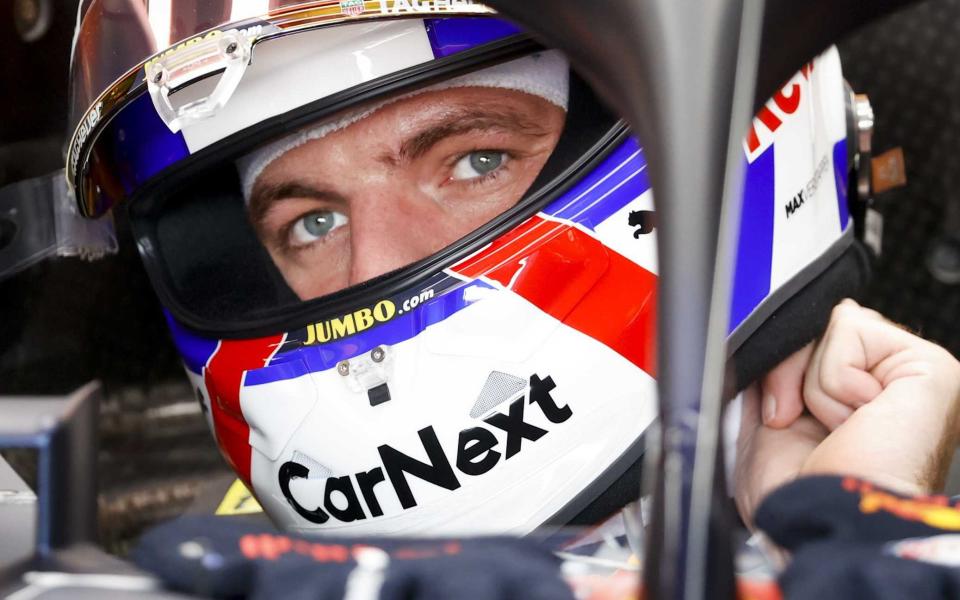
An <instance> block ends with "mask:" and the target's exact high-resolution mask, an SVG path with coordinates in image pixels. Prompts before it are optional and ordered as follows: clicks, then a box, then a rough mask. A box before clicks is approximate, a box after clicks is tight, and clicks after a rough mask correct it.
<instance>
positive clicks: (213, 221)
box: [131, 165, 299, 320]
mask: <svg viewBox="0 0 960 600" xmlns="http://www.w3.org/2000/svg"><path fill="white" fill-rule="evenodd" d="M155 204H156V205H157V206H162V209H160V210H156V211H154V214H152V215H149V216H140V215H137V214H136V212H135V211H132V213H131V217H132V219H133V220H134V221H135V222H136V221H142V220H144V219H146V220H149V221H150V223H149V225H148V226H150V227H151V228H152V229H153V235H152V236H151V237H152V240H151V243H152V244H153V245H154V246H155V248H154V249H153V251H154V252H155V253H156V256H157V257H158V258H159V260H160V262H161V264H162V265H163V266H164V267H165V270H166V279H167V282H168V285H171V286H172V287H173V290H172V291H173V292H174V294H175V296H176V297H177V298H178V299H179V301H180V302H181V303H182V304H183V305H185V306H189V307H190V309H191V310H192V311H193V312H194V313H196V314H197V315H199V316H202V317H203V318H206V319H214V320H219V319H224V318H226V319H227V320H233V319H235V318H236V317H237V316H238V315H246V316H253V315H256V314H257V313H260V312H264V311H268V310H274V309H276V308H279V307H282V306H290V305H293V304H296V303H298V302H299V300H298V299H297V297H296V295H294V293H293V291H292V290H290V288H289V286H287V285H286V282H285V281H284V280H283V278H282V276H281V275H280V273H279V271H278V270H277V268H276V267H275V266H274V264H273V261H272V260H271V258H270V255H269V254H268V253H267V251H266V250H265V249H264V247H263V244H262V243H261V242H260V241H259V239H258V238H257V236H256V233H254V230H253V227H252V226H251V225H250V222H249V219H248V218H247V212H246V206H245V204H244V201H243V197H242V195H241V193H240V190H239V188H238V184H237V176H236V171H235V170H234V169H233V167H232V165H230V166H229V168H220V169H214V170H212V171H210V172H208V173H206V174H205V175H204V176H203V177H197V178H194V179H193V180H191V181H188V182H186V183H185V184H184V185H182V186H178V189H176V190H172V191H170V192H169V193H168V197H167V198H165V199H162V201H161V202H157V203H155Z"/></svg>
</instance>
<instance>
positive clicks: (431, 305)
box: [244, 276, 493, 386]
mask: <svg viewBox="0 0 960 600" xmlns="http://www.w3.org/2000/svg"><path fill="white" fill-rule="evenodd" d="M445 283H446V285H458V284H462V287H460V288H459V289H456V290H452V291H447V292H438V294H437V296H436V297H435V298H433V299H431V300H429V301H427V302H425V303H424V304H421V305H419V306H418V307H416V308H414V309H412V310H409V311H407V312H405V313H404V314H402V315H398V316H396V317H395V318H393V319H392V320H390V321H388V322H386V323H383V324H381V325H378V326H377V327H375V328H374V329H371V330H370V331H369V332H363V333H358V334H354V335H351V336H350V337H348V338H344V339H342V340H337V341H334V342H328V343H325V344H320V345H317V346H307V347H303V348H298V349H296V350H294V351H292V352H282V351H281V352H278V353H277V354H276V355H275V356H274V357H273V359H272V360H271V361H270V365H269V367H268V368H266V369H257V370H255V371H248V372H247V375H246V378H245V379H244V385H247V386H251V385H263V384H267V383H273V382H275V381H283V380H286V379H292V378H294V377H299V376H301V375H306V374H307V373H315V372H319V371H326V370H329V369H332V368H334V367H335V366H336V365H337V363H338V362H340V361H342V360H346V359H349V358H353V357H355V356H358V355H360V354H364V353H366V352H369V351H370V350H373V349H374V348H376V347H377V346H380V345H393V344H399V343H400V342H404V341H407V340H409V339H412V338H414V337H416V336H417V335H419V334H420V333H421V332H423V331H424V330H425V329H426V328H427V327H429V326H431V325H434V324H436V323H439V322H441V321H443V320H445V319H447V318H449V317H451V316H453V315H454V314H456V313H458V312H460V311H461V310H463V309H464V308H466V307H467V306H469V305H470V304H472V303H473V302H475V300H473V299H470V298H468V297H467V290H469V289H471V288H473V289H476V288H484V289H493V287H492V286H491V285H489V284H487V283H484V282H483V281H474V282H471V283H463V282H461V281H460V280H458V279H455V278H453V277H449V276H448V277H447V278H446V281H445ZM438 287H439V286H438ZM280 365H284V366H283V367H280Z"/></svg>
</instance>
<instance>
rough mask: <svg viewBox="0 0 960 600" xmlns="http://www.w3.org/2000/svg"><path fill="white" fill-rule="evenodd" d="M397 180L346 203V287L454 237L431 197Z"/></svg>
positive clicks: (407, 262)
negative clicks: (347, 262)
mask: <svg viewBox="0 0 960 600" xmlns="http://www.w3.org/2000/svg"><path fill="white" fill-rule="evenodd" d="M398 179H399V178H391V179H390V180H385V181H384V182H383V183H379V184H377V185H374V186H372V187H368V188H367V189H365V190H364V193H363V195H362V197H360V198H357V199H356V200H355V201H351V203H350V246H351V248H350V250H351V258H350V260H351V264H350V285H355V284H358V283H362V282H364V281H368V280H370V279H372V278H374V277H377V276H378V275H383V274H384V273H389V272H390V271H394V270H396V269H399V268H401V267H405V266H407V265H410V264H412V263H414V262H416V261H418V260H420V259H423V258H426V257H427V256H430V255H431V254H433V253H434V252H436V251H437V250H439V249H441V248H443V247H444V246H446V245H447V244H449V243H450V242H452V241H454V239H456V237H457V236H456V232H455V231H454V230H453V229H454V227H453V223H452V220H451V219H450V217H449V215H447V214H445V212H444V210H443V209H442V208H441V207H440V206H438V205H437V203H436V202H435V201H434V200H433V199H432V198H430V197H429V196H427V195H426V194H425V193H424V192H422V191H421V190H419V189H417V187H416V186H413V185H405V184H404V183H402V182H400V181H398ZM448 238H449V239H448Z"/></svg>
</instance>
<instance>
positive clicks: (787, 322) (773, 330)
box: [728, 242, 871, 391]
mask: <svg viewBox="0 0 960 600" xmlns="http://www.w3.org/2000/svg"><path fill="white" fill-rule="evenodd" d="M870 261H871V259H870V255H869V252H868V251H867V249H866V248H865V247H864V246H863V244H861V243H860V242H854V243H853V244H851V245H850V247H849V248H848V249H847V250H846V251H845V252H844V253H843V254H842V255H841V256H840V257H839V258H838V259H837V260H835V261H834V262H833V263H831V265H830V266H829V267H827V269H826V270H825V271H824V272H823V273H822V274H821V275H819V276H818V277H817V278H816V279H814V280H813V281H811V282H810V283H808V284H807V285H806V287H804V288H803V289H802V290H800V292H799V293H797V294H796V295H794V296H792V297H791V298H790V299H789V300H787V301H786V302H784V303H783V305H782V306H780V308H778V309H777V310H776V312H774V313H773V314H772V315H771V316H770V318H768V319H767V320H766V321H764V323H763V324H762V325H761V326H760V327H759V328H758V329H757V330H756V331H755V332H754V333H753V335H751V336H750V337H749V338H747V340H746V341H745V342H744V343H743V344H742V345H741V346H740V348H738V349H737V351H736V352H735V353H734V355H733V358H732V359H731V366H732V372H733V376H734V379H735V386H733V388H728V389H735V390H737V391H739V390H742V389H743V388H745V387H747V386H748V385H750V384H751V383H752V382H754V381H756V380H758V379H760V378H761V377H762V376H763V375H764V374H765V373H767V372H768V371H770V370H771V369H772V368H773V367H775V366H777V365H778V364H780V363H781V362H782V361H783V360H784V359H786V358H787V357H789V356H790V355H791V354H793V353H794V352H796V351H797V350H799V349H800V348H803V347H804V346H805V345H807V344H808V343H810V342H811V341H813V340H815V339H816V338H817V337H819V336H820V335H821V334H822V333H823V332H824V330H825V329H826V328H827V323H828V321H829V320H830V311H831V310H833V307H834V306H836V305H837V303H839V302H840V301H841V300H843V299H844V298H857V297H859V296H860V294H861V293H862V292H863V290H864V289H865V288H866V285H867V283H868V282H869V280H870V271H871V263H870Z"/></svg>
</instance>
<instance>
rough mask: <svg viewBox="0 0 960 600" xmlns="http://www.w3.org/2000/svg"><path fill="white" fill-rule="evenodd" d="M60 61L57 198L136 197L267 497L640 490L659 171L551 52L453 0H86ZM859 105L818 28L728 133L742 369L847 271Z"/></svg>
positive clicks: (619, 502) (226, 434) (232, 447)
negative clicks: (65, 88) (62, 98)
mask: <svg viewBox="0 0 960 600" xmlns="http://www.w3.org/2000/svg"><path fill="white" fill-rule="evenodd" d="M71 78H72V81H71V103H72V106H73V110H72V113H71V117H70V122H71V126H72V127H73V135H72V137H71V139H70V142H69V146H68V148H67V163H66V177H67V183H68V185H69V187H70V188H71V189H72V190H73V192H74V194H75V197H76V200H77V203H78V207H79V210H80V211H81V212H82V213H83V215H85V216H86V217H90V218H97V217H100V216H102V215H104V214H106V213H107V212H109V211H111V210H113V209H116V208H120V207H122V208H123V209H124V210H126V211H127V214H128V218H129V222H130V226H131V229H132V232H133V235H134V238H135V240H136V243H137V245H138V249H139V252H140V254H141V256H142V259H143V263H144V265H145V267H146V270H147V272H148V274H149V276H150V279H151V281H152V284H153V286H154V288H155V289H156V292H157V294H158V295H159V298H160V300H161V303H162V305H163V307H164V311H165V313H166V317H167V321H168V323H169V328H170V332H171V335H172V338H173V341H174V343H175V344H176V347H177V348H178V350H179V352H180V353H181V355H182V356H183V361H184V365H185V367H186V371H187V375H188V376H189V378H190V380H191V382H192V384H193V386H194V388H195V389H196V392H197V396H198V399H199V402H200V403H201V406H202V410H203V413H204V415H205V417H206V419H207V421H208V424H209V425H210V428H211V430H212V432H213V435H214V436H215V437H216V440H217V443H218V445H219V447H220V449H221V451H222V453H223V456H224V458H225V459H226V461H227V462H228V463H229V464H230V465H231V466H232V467H233V469H234V470H235V471H236V472H237V474H238V476H239V477H240V478H241V479H242V480H243V482H244V483H245V484H246V485H247V486H248V487H249V489H250V490H251V491H252V492H253V494H254V495H255V496H256V498H257V499H258V500H259V502H260V503H261V505H262V506H263V507H264V509H265V511H266V512H267V513H268V514H269V516H270V517H271V518H272V519H273V520H274V521H275V522H276V523H277V524H278V525H280V526H281V527H284V528H286V529H290V530H302V531H306V530H320V531H324V532H333V533H337V534H343V535H354V534H371V533H375V534H405V535H411V534H463V533H471V534H478V533H513V534H527V533H529V532H531V531H533V530H535V529H537V528H540V527H543V526H547V525H566V524H583V523H594V522H598V521H599V520H601V519H602V518H604V517H606V516H607V515H609V514H611V513H612V512H614V511H616V510H617V509H618V508H619V507H622V506H623V505H624V504H626V503H627V502H630V501H632V500H634V499H636V498H637V496H638V494H639V476H638V473H639V468H638V467H637V465H638V464H639V462H640V459H641V457H642V454H643V450H644V438H645V434H646V432H647V430H648V428H649V427H650V425H651V424H652V423H654V421H655V418H656V406H657V402H656V393H657V390H656V375H657V365H656V362H655V355H656V352H655V348H656V343H655V342H656V327H655V324H656V311H657V308H656V303H657V295H656V290H657V273H658V267H657V255H656V211H655V207H654V201H653V193H652V191H651V186H650V182H649V179H648V176H647V173H646V159H645V157H644V152H643V148H642V144H641V142H640V141H639V140H637V139H636V138H635V137H634V136H633V135H632V134H631V133H630V131H629V129H628V128H627V127H626V125H625V124H624V123H623V122H622V121H621V120H620V119H619V118H618V117H617V116H616V115H615V114H613V113H612V112H611V111H610V110H609V109H608V108H607V107H606V106H605V105H604V103H603V102H602V100H600V99H599V98H598V96H597V95H596V94H595V93H594V91H593V90H592V89H591V88H590V86H589V85H588V84H587V83H585V80H584V79H583V78H582V77H581V76H580V75H578V74H577V73H576V72H573V71H572V70H571V69H570V67H569V65H568V63H567V61H566V59H565V58H564V56H563V55H562V54H561V53H560V52H559V51H557V50H554V49H551V48H547V47H544V46H543V45H541V44H540V43H539V42H537V41H536V40H535V39H533V38H531V37H530V36H528V35H527V34H526V33H525V32H524V31H522V30H521V29H520V28H518V27H517V26H515V25H513V24H511V23H510V22H507V21H505V20H503V19H501V18H499V17H498V16H497V15H496V14H495V13H494V12H493V11H492V10H490V9H489V8H487V7H485V6H483V5H480V4H476V3H473V2H472V1H470V0H433V1H430V0H368V1H364V0H324V1H315V2H299V1H298V2H292V1H291V2H286V1H284V0H270V1H269V2H235V3H234V2H229V1H226V0H218V1H211V2H206V1H205V2H187V1H181V0H165V1H159V0H150V1H146V0H123V1H121V0H110V1H107V0H87V1H86V2H82V3H81V6H80V20H79V23H78V28H77V33H76V38H75V44H74V54H73V59H72V65H71ZM849 104H850V95H849V93H848V91H847V90H846V88H845V86H844V82H843V79H842V74H841V69H840V62H839V57H838V54H837V52H836V50H830V51H828V52H826V53H825V54H824V55H822V56H820V57H819V58H817V59H815V60H814V61H812V62H811V63H809V64H808V65H806V66H805V67H804V68H803V70H802V71H801V72H799V73H797V74H796V75H795V76H794V77H793V78H792V79H791V80H790V81H789V82H787V83H786V85H785V86H784V87H783V89H782V90H781V91H780V92H778V94H777V95H776V96H775V97H774V98H772V99H771V100H770V102H769V103H767V105H766V106H764V107H763V109H762V111H761V113H760V114H759V115H758V116H757V118H756V119H755V120H754V122H753V126H752V128H751V130H750V131H749V132H748V134H747V136H746V137H745V139H744V143H743V150H744V154H743V159H744V160H743V164H744V168H745V169H746V180H745V181H746V183H745V189H744V194H743V204H742V206H743V208H742V217H741V224H740V238H739V249H738V252H737V257H738V262H737V266H736V276H735V282H734V294H733V302H732V306H731V308H730V326H729V337H728V347H729V351H730V353H731V355H732V356H733V357H734V358H736V359H737V360H735V361H734V362H735V364H736V366H737V369H736V375H737V377H736V380H737V382H738V384H740V385H742V384H746V383H749V381H750V380H751V378H753V377H755V376H757V375H759V374H760V373H762V372H764V370H766V369H769V368H770V367H772V366H773V365H774V364H776V361H778V360H779V359H781V358H783V357H785V356H787V355H788V354H789V353H790V352H792V351H794V350H796V349H797V348H799V347H800V346H801V345H802V344H803V343H806V342H807V341H809V340H810V339H812V338H813V337H814V336H815V335H816V333H817V332H816V327H817V325H816V323H823V322H825V319H826V316H827V314H828V313H829V309H830V308H831V307H832V305H833V303H834V301H835V300H836V299H838V298H840V297H842V296H844V295H847V294H849V293H850V292H851V291H852V289H853V288H854V287H856V284H858V283H859V282H860V281H861V280H862V274H863V272H864V270H865V264H866V263H865V259H864V257H863V253H862V250H859V246H858V244H856V243H855V239H854V234H853V224H852V220H851V218H850V212H849V208H848V181H849V179H850V178H849V169H850V164H851V156H852V155H851V154H850V152H851V148H849V147H848V137H849V131H848V129H849V127H850V125H851V119H849V118H848V114H847V113H848V109H849ZM690 176H691V177H696V176H697V165H690ZM718 201H719V193H718ZM822 282H826V283H825V284H824V283H822Z"/></svg>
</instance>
